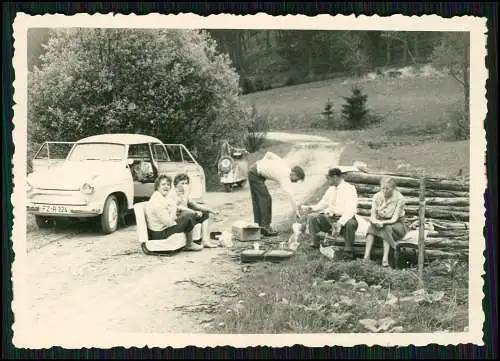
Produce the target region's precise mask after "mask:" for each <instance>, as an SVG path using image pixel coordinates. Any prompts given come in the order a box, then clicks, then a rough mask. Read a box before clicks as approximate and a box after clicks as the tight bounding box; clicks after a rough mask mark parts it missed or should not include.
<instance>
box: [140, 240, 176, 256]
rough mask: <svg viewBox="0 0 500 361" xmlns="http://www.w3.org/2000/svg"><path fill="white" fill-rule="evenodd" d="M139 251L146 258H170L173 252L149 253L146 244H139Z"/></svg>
mask: <svg viewBox="0 0 500 361" xmlns="http://www.w3.org/2000/svg"><path fill="white" fill-rule="evenodd" d="M141 249H142V252H144V254H146V255H148V256H171V255H172V253H173V252H170V251H150V250H149V249H148V247H147V246H146V243H144V242H143V243H141Z"/></svg>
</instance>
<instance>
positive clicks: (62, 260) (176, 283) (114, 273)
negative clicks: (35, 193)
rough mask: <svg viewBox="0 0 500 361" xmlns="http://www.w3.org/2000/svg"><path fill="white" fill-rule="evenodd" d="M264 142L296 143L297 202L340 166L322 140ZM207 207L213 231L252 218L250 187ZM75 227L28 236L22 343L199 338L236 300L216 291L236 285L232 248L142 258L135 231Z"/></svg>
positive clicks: (280, 214)
mask: <svg viewBox="0 0 500 361" xmlns="http://www.w3.org/2000/svg"><path fill="white" fill-rule="evenodd" d="M270 138H271V139H277V140H281V141H289V142H293V143H294V147H293V149H292V151H291V152H290V153H289V154H288V156H287V159H288V161H289V163H290V164H300V165H302V166H303V167H304V169H305V170H306V174H307V178H306V181H305V182H304V183H303V184H299V185H297V188H296V193H297V197H298V199H299V201H303V200H304V199H305V198H306V197H307V196H308V195H309V194H310V193H311V192H312V191H314V189H315V187H317V186H318V185H319V184H320V183H321V182H322V181H323V180H324V174H325V172H326V169H327V168H328V167H329V166H333V165H336V164H338V160H339V157H340V154H341V152H342V151H343V147H342V146H341V145H340V144H336V143H332V142H330V141H329V140H328V139H326V138H323V137H309V136H300V135H299V136H297V135H288V134H284V133H271V134H270ZM269 189H270V192H271V194H272V195H273V199H274V202H273V213H274V220H275V222H276V221H279V220H280V219H283V218H286V217H288V216H289V214H290V211H291V209H290V206H289V205H288V202H287V200H286V199H284V197H283V195H282V194H281V192H280V191H279V190H277V188H276V186H275V185H271V184H270V185H269ZM206 202H207V203H208V204H210V205H211V206H213V207H214V208H217V209H219V210H220V212H221V213H220V215H218V216H217V218H216V219H214V221H213V224H212V229H213V230H221V231H222V230H226V229H230V226H231V224H232V223H233V222H235V221H237V220H249V221H251V220H252V210H251V201H250V194H249V190H248V186H246V187H244V188H243V189H241V190H238V191H235V192H233V193H207V196H206ZM75 227H77V226H75ZM75 227H70V228H68V229H60V230H43V231H41V230H37V231H34V232H30V233H28V234H27V245H28V253H27V275H26V280H25V282H26V285H27V289H28V299H27V300H26V305H27V310H26V318H25V319H26V322H27V324H28V325H29V329H28V330H26V332H27V333H26V334H25V337H24V339H25V340H26V339H31V340H33V341H34V340H35V339H37V340H38V341H39V342H42V339H43V340H44V341H43V342H44V345H45V346H47V347H50V346H51V345H57V344H58V338H57V334H60V333H65V334H66V335H67V334H68V333H70V332H74V333H75V334H76V333H82V332H90V333H96V332H127V333H129V332H133V333H149V332H156V333H172V332H175V333H185V332H190V333H193V332H204V329H205V327H204V325H205V324H206V323H207V322H210V319H211V315H210V313H211V311H213V309H214V307H217V305H218V304H221V303H223V302H222V301H224V299H227V298H228V297H229V298H230V297H234V296H233V295H231V294H228V293H227V291H226V292H224V293H221V292H219V290H222V288H221V287H219V286H220V285H223V284H228V283H230V284H232V285H234V287H236V288H237V287H238V277H240V276H241V272H242V267H241V266H240V265H239V263H238V259H237V254H235V251H234V250H233V249H224V248H218V249H205V250H203V251H202V252H196V253H188V252H181V253H179V254H176V255H174V256H171V257H154V256H146V255H144V254H143V253H142V252H141V250H140V246H139V243H138V241H137V237H136V228H135V226H129V227H126V228H124V229H120V230H119V231H117V232H115V233H113V234H111V235H107V236H103V235H100V234H99V231H98V230H94V229H92V228H75ZM80 227H81V226H80ZM235 246H238V245H237V244H235ZM239 246H241V245H239ZM225 289H227V287H226V288H225ZM42 336H43V337H42Z"/></svg>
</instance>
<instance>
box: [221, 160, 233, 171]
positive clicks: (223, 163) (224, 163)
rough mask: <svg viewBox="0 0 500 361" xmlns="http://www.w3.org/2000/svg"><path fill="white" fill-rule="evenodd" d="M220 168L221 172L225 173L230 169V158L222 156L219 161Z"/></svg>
mask: <svg viewBox="0 0 500 361" xmlns="http://www.w3.org/2000/svg"><path fill="white" fill-rule="evenodd" d="M220 170H221V172H223V173H227V172H229V171H230V170H231V160H230V159H228V158H224V159H223V160H222V161H221V162H220Z"/></svg>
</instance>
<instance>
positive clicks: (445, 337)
mask: <svg viewBox="0 0 500 361" xmlns="http://www.w3.org/2000/svg"><path fill="white" fill-rule="evenodd" d="M43 27H46V28H56V27H103V28H111V27H114V28H178V29H186V28H202V29H209V28H220V29H222V28H244V29H290V30H292V29H314V30H321V29H324V30H388V31H389V30H394V31H411V30H414V31H468V32H470V37H471V38H470V61H471V66H470V112H471V116H470V149H469V152H470V185H471V189H470V197H471V200H473V201H471V202H470V213H471V215H470V239H471V242H470V252H469V328H468V331H466V332H460V333H422V334H417V333H401V334H398V333H386V334H384V333H381V334H374V333H364V334H354V333H350V334H255V335H247V334H244V335H238V334H225V335H220V334H153V333H148V334H135V333H131V334H126V333H99V332H98V331H97V330H96V332H95V333H93V334H88V333H87V334H85V333H82V334H57V335H54V334H46V335H39V334H36V335H33V334H32V333H30V327H29V323H28V322H27V320H26V319H25V318H24V315H25V312H24V310H26V306H27V305H26V304H25V302H24V301H25V300H26V299H27V297H25V292H26V278H25V276H26V273H25V270H26V267H27V262H26V217H27V214H26V211H25V210H26V197H25V194H26V169H27V168H26V167H27V165H26V154H27V122H26V119H27V74H28V69H27V30H28V29H29V28H43ZM486 33H487V28H486V19H485V18H479V17H473V16H463V17H453V18H442V17H440V16H437V15H425V16H403V15H393V16H388V17H380V16H358V17H356V16H354V15H351V16H343V15H336V16H331V15H318V16H314V17H309V16H304V15H287V16H271V15H267V14H264V13H259V14H256V15H245V16H236V15H230V14H222V15H210V16H206V17H203V16H198V15H195V14H179V15H160V14H149V15H140V16H138V15H133V14H132V15H121V14H95V15H90V14H75V15H72V16H66V15H61V14H54V15H50V14H46V15H36V16H31V15H27V14H24V13H18V14H17V15H16V17H15V20H14V23H13V34H14V35H13V36H14V57H13V68H14V71H15V79H14V83H13V85H14V107H13V110H14V118H13V123H14V130H13V141H14V144H15V151H14V155H13V185H14V186H13V194H12V197H11V200H12V205H13V215H14V223H13V232H12V241H13V250H14V253H15V259H14V262H13V264H12V282H13V301H12V311H13V313H14V321H15V322H14V325H13V331H14V338H13V343H14V345H15V346H16V347H19V348H35V349H36V348H50V347H52V346H60V347H64V348H82V347H97V348H110V347H115V346H118V347H119V346H123V347H125V348H128V347H144V346H149V347H175V348H178V347H185V346H190V345H193V346H198V347H215V346H226V345H230V346H233V347H247V346H273V347H284V346H293V345H296V344H299V345H304V346H308V347H319V346H345V347H350V346H356V345H360V344H361V345H367V346H373V345H380V346H408V345H415V346H425V345H428V344H439V345H450V344H451V345H457V344H462V343H464V344H465V343H472V344H476V345H480V346H482V345H483V344H484V343H483V323H484V320H485V314H484V311H483V307H482V301H483V297H484V292H483V285H484V280H483V277H482V276H483V274H484V262H485V258H484V251H485V242H484V235H483V230H484V227H485V221H486V218H485V205H484V192H485V190H486V187H487V178H486V168H485V162H486V158H485V156H486V133H485V129H484V127H483V124H484V119H485V116H486V113H487V100H486V88H485V86H486V80H487V78H488V70H487V68H486V65H485V56H486ZM360 336H361V337H360Z"/></svg>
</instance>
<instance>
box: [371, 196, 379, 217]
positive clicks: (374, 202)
mask: <svg viewBox="0 0 500 361" xmlns="http://www.w3.org/2000/svg"><path fill="white" fill-rule="evenodd" d="M369 221H370V223H377V222H378V220H377V194H375V196H373V199H372V208H371V211H370V219H369Z"/></svg>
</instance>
